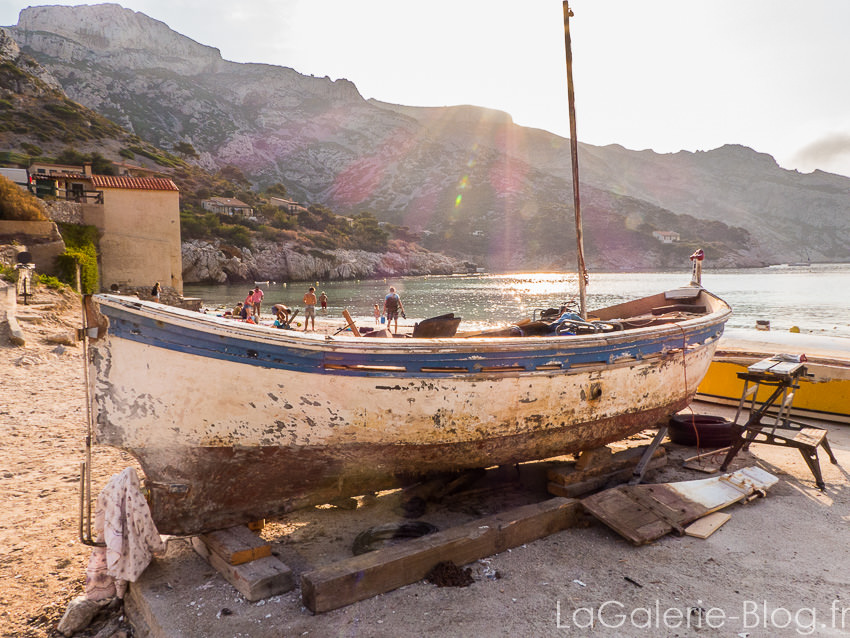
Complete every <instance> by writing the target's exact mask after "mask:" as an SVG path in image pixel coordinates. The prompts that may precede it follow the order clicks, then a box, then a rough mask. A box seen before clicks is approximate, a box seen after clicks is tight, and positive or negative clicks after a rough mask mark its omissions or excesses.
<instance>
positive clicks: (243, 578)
mask: <svg viewBox="0 0 850 638" xmlns="http://www.w3.org/2000/svg"><path fill="white" fill-rule="evenodd" d="M192 547H194V548H195V551H196V552H198V554H200V555H201V556H203V557H204V558H206V559H207V560H208V561H209V563H210V565H212V566H213V567H214V568H215V569H216V570H217V571H218V572H219V573H220V574H221V575H222V576H223V577H224V579H225V580H226V581H227V582H229V583H230V584H231V585H233V586H234V587H235V588H236V590H237V591H238V592H239V593H240V594H242V595H243V596H244V597H245V599H246V600H249V601H251V602H254V601H257V600H261V599H263V598H268V597H269V596H276V595H278V594H283V593H285V592H288V591H290V590H291V589H293V588H294V587H295V576H294V575H293V574H292V571H291V570H290V569H289V567H287V566H286V565H284V564H283V563H282V562H281V561H280V560H279V559H277V558H276V557H274V556H266V557H264V558H259V559H257V560H253V561H251V562H249V563H242V564H241V565H231V564H230V563H228V562H226V561H225V560H224V559H223V558H221V556H219V555H218V554H216V553H214V552H211V551H210V550H209V548H208V547H207V546H206V544H205V543H204V541H202V540H201V539H200V538H199V537H197V536H195V537H194V538H192Z"/></svg>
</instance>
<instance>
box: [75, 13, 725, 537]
mask: <svg viewBox="0 0 850 638" xmlns="http://www.w3.org/2000/svg"><path fill="white" fill-rule="evenodd" d="M570 15H571V12H570V10H569V7H568V4H567V3H566V2H565V3H564V26H565V38H566V43H565V44H566V53H567V81H568V101H569V107H570V138H571V139H570V152H571V159H572V169H573V174H572V182H573V196H574V209H575V216H576V243H577V255H578V269H577V273H578V275H579V277H578V282H579V299H580V304H579V312H578V314H573V313H570V312H559V311H556V312H555V316H554V317H549V318H548V319H547V320H545V321H528V320H524V321H522V322H518V323H516V324H513V325H509V326H507V327H502V328H497V329H495V330H493V331H488V332H483V333H481V332H479V333H475V334H466V335H458V334H455V335H454V336H442V335H440V336H435V335H437V334H438V333H436V332H430V328H429V331H423V332H427V334H429V335H430V336H428V337H426V338H417V337H411V338H407V339H400V338H393V337H370V338H365V337H358V336H357V333H356V331H355V330H352V334H351V335H350V336H349V335H345V334H344V335H341V336H335V335H317V334H305V333H294V332H291V331H278V330H274V329H270V328H265V327H262V326H251V325H246V324H241V323H236V322H233V321H230V320H227V319H222V318H217V317H212V316H209V315H203V314H199V313H196V312H192V311H188V310H180V309H176V308H171V307H169V306H164V305H161V304H157V303H153V302H147V301H140V300H138V299H133V298H126V297H119V296H114V295H97V296H95V297H94V298H89V299H88V300H87V304H86V325H87V330H86V337H85V339H86V347H87V348H88V359H87V361H88V368H87V379H88V386H89V401H90V408H91V409H90V418H89V427H90V429H91V436H90V437H89V439H88V440H92V439H94V440H95V441H96V442H97V443H101V444H105V445H111V446H115V447H117V448H120V449H122V450H126V451H128V452H129V453H131V454H132V455H133V456H135V457H136V458H137V459H138V460H139V463H140V464H141V466H142V469H143V470H144V473H145V488H146V490H147V491H148V495H149V502H150V506H151V513H152V515H153V519H154V522H155V523H156V525H157V528H158V529H159V531H160V532H161V533H167V534H195V533H199V532H203V531H207V530H214V529H219V528H223V527H228V526H231V525H236V524H239V523H245V522H249V521H253V520H258V519H262V518H266V517H269V516H273V515H275V514H280V513H283V512H286V511H289V510H291V509H294V508H297V507H301V506H307V505H310V504H318V503H327V502H330V501H332V500H335V499H337V498H340V497H345V496H353V495H358V494H363V493H365V492H367V491H374V490H378V489H383V488H388V487H391V486H395V485H397V484H398V483H399V481H403V480H405V479H409V478H412V477H420V476H423V475H427V474H430V473H438V472H446V471H457V470H463V469H467V468H480V467H488V466H493V465H505V464H514V463H519V462H522V461H528V460H534V459H542V458H548V457H552V456H557V455H562V454H568V453H571V452H578V451H581V450H585V449H591V448H594V447H598V446H602V445H605V444H606V443H610V442H612V441H615V440H618V439H622V438H624V437H627V436H629V435H631V434H634V433H636V432H639V431H640V430H642V429H644V428H646V427H647V426H650V425H652V424H654V423H656V422H658V421H659V420H661V419H665V418H667V417H668V416H669V415H671V414H673V413H675V412H677V411H678V410H681V409H682V408H684V407H685V406H686V405H688V403H689V402H690V401H691V399H692V398H693V396H694V394H695V392H696V389H697V386H698V385H699V383H700V381H701V380H702V378H703V376H704V375H705V372H706V370H707V369H708V366H709V364H710V363H711V359H712V356H713V355H714V351H715V348H716V346H717V341H718V339H719V338H720V336H721V334H722V333H723V328H724V325H725V323H726V320H727V318H728V317H729V314H730V312H731V311H730V309H729V306H728V305H727V304H726V303H725V302H723V301H722V300H721V299H719V298H718V297H716V296H714V295H712V294H711V293H709V292H708V291H706V290H704V289H703V288H702V286H701V285H700V269H701V261H702V258H703V255H702V251H698V252H697V253H694V255H693V256H692V257H691V259H692V261H693V274H692V277H691V282H690V284H689V285H687V286H685V287H683V288H679V289H676V290H670V291H667V292H661V293H659V294H657V295H653V296H650V297H645V298H642V299H638V300H634V301H630V302H627V303H623V304H618V305H615V306H610V307H607V308H600V309H597V310H595V311H594V312H592V313H588V312H587V310H586V303H585V285H586V283H587V282H586V269H585V266H584V254H583V247H582V231H581V215H580V199H579V178H578V142H577V137H576V133H575V108H574V96H573V89H572V58H571V52H570V38H569V16H570ZM455 319H456V318H455V317H453V316H452V317H451V320H452V321H454V320H455ZM447 321H448V319H447ZM349 325H350V322H349ZM431 328H435V326H431ZM454 328H457V324H456V323H455V324H454ZM89 333H91V334H89ZM87 450H89V451H87V454H90V448H87ZM88 467H89V468H90V463H89V464H88ZM86 471H87V472H90V470H86ZM86 485H87V486H89V487H86ZM83 501H87V502H89V503H90V502H91V496H90V480H88V481H84V488H83V496H82V498H81V503H82V502H83ZM85 517H86V513H85V509H84V510H83V515H82V518H81V537H83V538H85V534H84V533H83V531H82V528H83V527H84V519H85ZM88 519H89V521H90V519H91V516H90V512H89V513H88Z"/></svg>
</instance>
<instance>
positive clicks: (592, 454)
mask: <svg viewBox="0 0 850 638" xmlns="http://www.w3.org/2000/svg"><path fill="white" fill-rule="evenodd" d="M613 455H614V451H613V450H612V449H611V448H609V447H608V446H607V445H605V446H603V447H596V448H593V449H591V450H582V452H581V454H579V456H578V459H577V460H576V465H575V469H576V471H578V472H583V471H585V470H589V469H591V468H593V467H600V466H603V467H604V466H605V465H606V464H607V463H608V462H609V461H610V460H611V458H612V457H613Z"/></svg>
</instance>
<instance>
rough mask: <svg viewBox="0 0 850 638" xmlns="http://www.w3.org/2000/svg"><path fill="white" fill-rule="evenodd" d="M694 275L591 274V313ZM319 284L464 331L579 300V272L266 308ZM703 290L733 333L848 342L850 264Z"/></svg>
mask: <svg viewBox="0 0 850 638" xmlns="http://www.w3.org/2000/svg"><path fill="white" fill-rule="evenodd" d="M689 280H690V272H676V273H669V272H664V273H596V274H594V273H591V275H590V283H589V284H588V287H587V301H588V303H587V305H588V308H589V309H590V310H592V309H593V308H599V307H602V306H607V305H611V304H615V303H621V302H623V301H628V300H629V299H634V298H636V297H642V296H646V295H651V294H655V293H658V292H661V291H663V290H668V289H671V288H678V287H680V286H683V285H686V284H687V283H688V281H689ZM310 285H313V286H316V288H317V291H318V292H321V291H323V290H324V291H325V292H326V293H327V295H328V298H329V306H328V316H333V317H339V316H341V312H342V309H343V308H348V309H349V311H350V312H351V313H352V315H354V316H356V317H368V318H371V317H372V310H371V309H372V305H373V304H375V303H378V304H379V305H382V304H383V298H384V295H386V293H387V290H388V288H389V286H394V287H395V288H396V290H397V291H398V292H399V294H400V295H401V298H402V303H403V304H404V307H405V310H406V311H407V314H408V317H410V318H413V317H418V318H423V317H432V316H436V315H440V314H444V313H447V312H454V313H455V314H456V315H459V316H461V317H463V319H464V322H463V324H462V325H463V328H464V329H470V328H471V327H472V326H473V325H476V324H480V323H488V324H504V323H510V322H512V321H515V320H516V319H518V318H520V317H523V316H526V315H528V314H530V313H531V312H532V311H533V310H535V309H542V308H550V307H557V306H559V305H560V304H562V303H564V302H569V301H575V302H576V303H577V299H578V282H577V278H576V275H575V274H574V273H566V274H560V273H529V274H509V275H473V276H460V275H454V276H433V277H400V278H388V279H378V280H362V281H325V282H295V283H293V282H289V283H288V284H285V285H284V284H281V283H274V284H270V285H269V286H264V288H263V289H264V291H265V293H266V297H265V300H264V302H265V303H264V308H265V309H266V310H268V309H269V308H270V307H271V305H272V304H273V303H278V302H282V303H285V304H286V305H288V306H291V307H300V306H302V303H301V297H302V296H303V294H304V292H306V290H307V288H308V287H309V286H310ZM703 285H704V286H705V287H706V288H707V289H708V290H710V291H711V292H713V293H715V294H717V295H718V296H720V297H722V298H723V299H725V300H726V301H727V302H728V303H729V304H730V305H731V306H732V309H733V311H734V314H733V316H732V318H731V319H730V320H729V323H728V326H729V327H730V328H732V327H734V328H742V329H751V330H753V332H755V323H756V320H757V319H767V320H769V321H770V323H771V327H772V328H773V329H774V330H782V331H788V330H789V329H790V328H791V326H799V327H800V329H801V331H802V332H804V333H811V334H821V335H826V336H835V337H842V338H847V339H850V265H848V264H817V265H813V266H810V267H806V268H799V269H798V268H790V267H789V268H761V269H746V270H718V271H711V270H708V269H707V270H706V271H704V273H703ZM249 287H250V286H249V285H246V284H238V285H220V286H208V285H200V284H187V285H186V286H185V290H184V293H185V295H186V296H193V297H201V298H202V299H203V300H204V302H205V304H207V305H208V306H210V307H213V308H215V307H218V306H228V307H232V306H233V305H234V304H235V303H236V302H237V301H240V300H242V299H244V298H245V294H246V293H247V290H248V288H249Z"/></svg>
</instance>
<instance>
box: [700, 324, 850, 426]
mask: <svg viewBox="0 0 850 638" xmlns="http://www.w3.org/2000/svg"><path fill="white" fill-rule="evenodd" d="M728 332H731V333H732V335H731V336H726V335H724V336H723V338H722V339H721V340H720V343H719V344H718V347H717V351H716V352H715V354H714V358H713V360H712V362H711V365H710V366H709V368H708V373H707V374H706V375H705V378H704V379H703V381H702V383H700V385H699V387H698V389H697V396H696V398H697V399H698V400H702V401H708V402H711V403H722V404H726V405H737V403H738V401H739V400H740V398H741V393H742V392H743V389H744V382H743V381H742V380H741V379H739V378H738V373H739V372H746V370H747V367H748V366H750V365H752V364H753V363H755V362H757V361H760V360H762V359H766V358H768V357H771V356H773V355H775V354H779V353H785V354H793V355H799V354H805V355H806V358H807V362H806V370H807V373H808V374H807V376H806V377H805V378H804V379H801V381H800V387H799V389H798V390H796V392H795V394H794V402H793V409H792V411H791V413H792V415H793V416H795V417H797V418H806V417H809V418H816V419H821V420H826V421H835V422H839V423H850V350H848V348H850V344H847V343H844V342H845V341H847V340H844V339H830V338H821V337H812V336H810V335H792V334H783V333H772V334H771V335H765V337H762V336H761V335H759V336H758V337H757V338H756V337H750V336H747V335H746V334H745V333H741V332H739V331H736V330H729V331H728ZM771 389H772V388H762V389H761V390H760V392H759V394H758V399H759V400H762V401H763V400H765V399H767V397H768V396H769V394H770V391H771Z"/></svg>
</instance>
